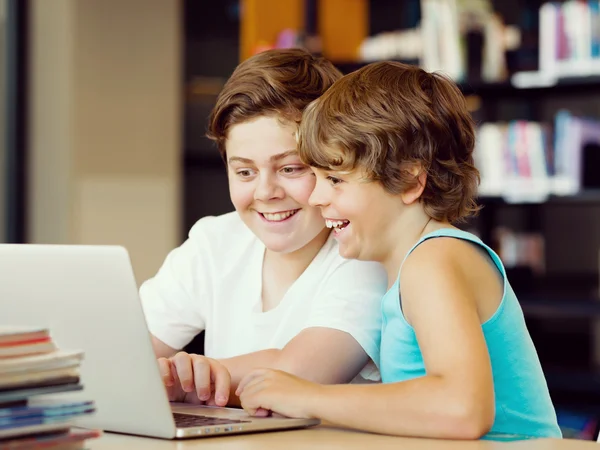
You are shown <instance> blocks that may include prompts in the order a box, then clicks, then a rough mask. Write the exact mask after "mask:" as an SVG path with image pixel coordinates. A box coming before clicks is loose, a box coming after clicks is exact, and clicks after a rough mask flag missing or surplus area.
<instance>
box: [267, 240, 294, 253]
mask: <svg viewBox="0 0 600 450" xmlns="http://www.w3.org/2000/svg"><path fill="white" fill-rule="evenodd" d="M263 244H265V247H266V248H267V249H268V250H269V251H271V252H274V253H282V254H288V253H294V252H295V251H297V250H300V249H301V248H302V247H304V245H299V244H297V243H295V242H276V241H274V240H273V241H269V240H264V241H263Z"/></svg>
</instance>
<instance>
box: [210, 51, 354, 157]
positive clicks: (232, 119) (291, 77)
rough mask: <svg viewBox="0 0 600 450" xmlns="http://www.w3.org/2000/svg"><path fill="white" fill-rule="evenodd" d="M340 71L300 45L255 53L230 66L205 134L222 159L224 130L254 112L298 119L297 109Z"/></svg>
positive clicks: (303, 107) (299, 113)
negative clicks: (231, 69)
mask: <svg viewBox="0 0 600 450" xmlns="http://www.w3.org/2000/svg"><path fill="white" fill-rule="evenodd" d="M341 77H342V73H341V72H340V71H339V70H338V69H337V68H336V67H335V66H334V65H333V64H332V63H331V62H330V61H328V60H327V59H325V58H322V57H317V56H313V55H311V54H310V53H308V52H307V51H305V50H302V49H276V50H267V51H264V52H262V53H258V54H256V55H254V56H252V57H250V58H248V59H247V60H245V61H244V62H242V63H241V64H240V65H239V66H237V68H236V69H235V70H234V72H233V74H232V75H231V77H230V78H229V80H227V83H225V86H224V87H223V89H222V90H221V92H220V93H219V96H218V97H217V102H216V104H215V106H214V108H213V110H212V112H211V114H210V118H209V127H208V133H207V137H208V138H210V139H212V140H213V141H215V142H216V143H217V146H218V148H219V151H220V152H221V156H222V157H223V159H224V160H225V161H226V150H225V142H226V140H227V133H228V131H229V129H230V128H231V127H232V126H234V125H236V124H239V123H243V122H246V121H249V120H252V119H255V118H257V117H259V116H268V115H274V116H277V117H280V118H281V119H283V120H288V121H293V122H299V121H300V119H301V118H302V112H303V111H304V109H305V108H306V107H307V106H308V105H309V104H310V102H312V101H313V100H315V99H317V98H319V97H320V96H321V95H322V94H323V93H324V92H325V91H326V90H327V89H329V87H331V85H332V84H333V83H334V82H335V81H336V80H338V79H340V78H341Z"/></svg>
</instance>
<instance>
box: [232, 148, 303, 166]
mask: <svg viewBox="0 0 600 450" xmlns="http://www.w3.org/2000/svg"><path fill="white" fill-rule="evenodd" d="M297 154H298V151H297V150H288V151H287V152H283V153H278V154H277V155H273V156H271V157H270V158H269V161H270V162H275V161H281V160H282V159H285V158H287V157H288V156H293V155H297ZM228 161H229V163H232V162H240V163H242V164H253V163H254V161H252V160H251V159H248V158H242V157H241V156H232V157H231V158H229V159H228Z"/></svg>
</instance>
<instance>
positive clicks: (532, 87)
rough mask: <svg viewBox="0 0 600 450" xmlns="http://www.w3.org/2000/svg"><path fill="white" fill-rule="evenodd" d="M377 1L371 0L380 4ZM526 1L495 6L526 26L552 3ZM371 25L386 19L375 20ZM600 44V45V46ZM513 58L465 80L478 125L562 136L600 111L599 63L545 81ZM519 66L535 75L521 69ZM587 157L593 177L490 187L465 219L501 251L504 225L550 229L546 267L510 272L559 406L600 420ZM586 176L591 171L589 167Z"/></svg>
mask: <svg viewBox="0 0 600 450" xmlns="http://www.w3.org/2000/svg"><path fill="white" fill-rule="evenodd" d="M403 2H404V3H406V4H410V3H414V2H412V1H411V0H403ZM376 3H377V2H374V1H373V2H371V5H372V8H375V7H376ZM517 3H518V2H510V1H509V2H499V1H494V2H493V5H494V7H495V8H499V9H501V8H504V10H505V11H506V10H508V9H513V10H514V11H513V12H512V14H513V18H512V22H511V21H510V19H507V23H509V24H510V23H512V24H519V21H518V18H517V16H518V10H519V9H520V8H526V9H527V8H529V12H531V11H532V10H535V9H536V8H540V7H541V5H542V4H543V2H542V1H527V2H520V4H517ZM562 3H563V4H564V3H566V2H562ZM509 4H510V5H509ZM523 5H524V6H523ZM380 15H381V14H380ZM507 15H508V14H507ZM535 25H536V26H537V25H539V24H535ZM371 28H372V29H373V28H377V25H373V24H371ZM537 31H538V30H537V29H536V28H534V29H533V30H529V38H531V36H532V35H534V38H537ZM524 37H527V36H525V35H524ZM534 40H535V39H534ZM528 42H531V41H528ZM537 45H538V42H535V43H534V48H535V46H537ZM597 50H598V51H599V52H600V48H598V49H597ZM595 51H596V50H595ZM521 56H522V55H521ZM507 57H508V58H513V60H512V62H513V64H511V61H510V60H509V61H508V62H509V64H508V65H509V69H512V70H511V72H510V73H508V74H507V76H506V77H505V79H500V80H497V81H494V82H485V81H483V80H482V78H481V77H477V76H476V77H471V78H469V77H467V78H466V79H464V80H462V81H460V82H459V83H458V84H459V87H460V89H461V90H462V92H463V93H464V95H465V96H466V97H467V99H468V101H469V103H470V104H472V105H476V107H475V108H473V111H472V112H473V115H474V118H475V120H476V122H477V123H478V125H482V124H487V123H496V122H498V123H510V122H512V121H530V122H537V123H540V124H547V125H548V128H549V132H550V133H551V134H550V136H551V137H552V142H554V133H555V121H554V118H555V115H556V113H557V112H558V111H559V110H561V109H567V110H570V111H572V112H574V113H575V114H579V115H580V116H583V117H592V118H596V119H598V118H600V107H595V106H594V105H595V104H600V102H598V100H600V71H598V72H596V73H589V71H588V73H583V72H582V73H583V74H582V75H580V76H576V75H574V74H573V73H571V74H569V73H568V72H569V71H568V70H565V71H564V72H565V74H563V75H560V76H559V75H555V76H552V77H546V78H548V79H546V82H545V83H544V82H543V81H544V77H543V76H541V77H538V78H539V80H537V81H536V80H535V76H529V75H530V72H535V71H539V69H540V67H539V66H536V65H535V64H534V65H529V66H527V64H523V63H521V64H515V63H514V61H515V59H517V60H518V56H517V57H515V55H514V53H513V54H512V55H510V54H508V52H507ZM596 57H598V55H596ZM393 59H394V60H398V59H397V58H393ZM525 59H526V58H521V61H523V60H525ZM536 59H537V58H536ZM401 61H402V62H405V63H408V64H418V63H419V61H418V60H417V61H415V60H405V59H402V60H401ZM536 63H537V61H536ZM335 64H336V66H337V67H338V68H339V69H340V70H341V71H342V72H343V73H349V72H352V71H354V70H357V69H359V68H360V67H362V66H363V65H364V64H366V63H364V62H356V61H341V60H338V61H335ZM518 71H523V72H524V73H525V75H527V76H523V77H519V76H516V77H515V76H514V75H515V72H518ZM571 72H573V71H571ZM534 75H535V74H534ZM542 75H543V74H542ZM523 80H525V81H526V82H524V81H523ZM532 80H533V81H532ZM582 146H583V143H582ZM552 150H554V147H552ZM594 150H595V149H594ZM581 151H583V150H581ZM588 156H589V155H588ZM585 162H586V161H583V164H584V165H583V167H582V169H581V171H582V172H584V171H585V172H586V175H585V177H586V180H585V183H583V182H582V183H581V186H580V187H579V189H577V190H575V191H574V192H571V193H569V194H568V195H556V194H554V193H549V194H548V195H545V196H542V197H540V198H537V199H536V198H531V199H527V198H522V199H519V198H512V199H511V198H507V197H505V196H503V195H501V194H498V195H482V196H481V197H480V198H479V202H480V204H481V205H482V206H483V209H482V211H481V212H480V215H479V217H477V218H476V219H475V220H473V221H472V222H470V223H469V224H466V225H465V226H466V227H467V228H470V229H472V230H473V231H476V232H477V234H479V235H480V236H481V237H482V238H483V240H484V241H485V242H487V243H488V244H490V245H492V246H493V247H494V248H495V249H496V250H497V251H499V252H500V253H501V256H502V251H501V248H499V247H501V245H500V242H499V240H498V237H497V233H496V231H497V228H498V227H500V226H508V227H513V228H514V229H516V230H517V231H518V232H520V233H525V234H533V235H537V236H541V238H542V239H543V242H544V246H545V248H544V253H543V255H542V258H543V259H544V260H545V261H544V263H545V266H546V267H545V270H544V271H543V273H539V274H536V273H535V271H534V270H532V269H531V268H530V267H527V266H519V265H518V264H517V265H515V266H513V267H510V266H508V265H507V272H508V276H509V280H510V281H511V284H512V285H513V288H514V289H515V291H516V292H517V295H518V297H519V300H520V303H521V307H522V309H523V312H524V314H525V317H526V321H527V323H528V327H529V329H530V332H531V335H532V338H533V339H534V343H535V345H536V348H537V349H538V353H539V355H540V359H541V361H542V365H543V367H544V370H545V373H546V377H547V381H548V385H549V388H550V391H551V395H552V398H553V401H554V402H555V405H556V407H557V409H558V410H560V411H561V413H564V412H565V411H568V413H580V414H583V415H584V416H586V417H589V418H590V419H591V420H592V421H596V422H597V421H598V418H599V417H600V351H599V348H600V339H599V337H598V336H600V332H599V330H600V325H599V324H600V293H599V270H600V267H599V266H600V254H599V250H600V232H599V231H598V230H600V183H598V179H599V178H600V169H598V170H589V169H590V168H592V169H593V167H599V168H600V164H596V160H595V158H589V160H588V161H587V162H588V164H587V165H585ZM596 172H598V173H596ZM579 176H580V177H582V178H584V175H582V174H581V173H580V174H579ZM568 413H567V414H568ZM596 434H597V433H596V432H594V435H596Z"/></svg>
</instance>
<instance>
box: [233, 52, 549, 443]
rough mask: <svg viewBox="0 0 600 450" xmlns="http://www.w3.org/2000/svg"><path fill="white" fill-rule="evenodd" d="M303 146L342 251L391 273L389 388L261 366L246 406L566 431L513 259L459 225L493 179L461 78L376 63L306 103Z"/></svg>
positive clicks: (496, 434) (465, 427)
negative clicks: (511, 275) (517, 287)
mask: <svg viewBox="0 0 600 450" xmlns="http://www.w3.org/2000/svg"><path fill="white" fill-rule="evenodd" d="M298 140H299V151H300V154H301V157H302V159H303V160H304V161H305V162H306V163H308V164H310V165H311V166H312V167H313V170H314V172H315V176H316V179H317V183H316V187H315V190H314V192H313V194H312V196H311V199H310V201H311V204H313V205H317V206H320V207H321V212H322V214H323V216H324V217H325V219H326V220H327V224H328V226H329V227H332V228H333V229H334V233H335V234H336V237H337V239H338V240H339V249H340V254H341V255H342V256H344V257H346V258H355V259H360V260H368V261H378V262H380V263H382V264H383V265H384V267H385V269H386V271H387V274H388V287H389V290H388V292H387V293H386V295H385V296H384V298H383V300H382V315H383V325H382V332H381V360H380V362H379V368H380V371H381V376H382V381H383V383H382V384H376V385H335V386H323V385H318V384H314V383H310V382H308V381H305V380H301V379H299V378H296V377H293V376H291V375H289V374H287V373H285V372H281V371H274V370H262V369H259V370H256V371H254V372H252V373H250V374H249V375H248V376H247V377H246V378H245V379H244V380H243V381H242V383H240V386H239V388H238V391H237V393H238V395H240V396H241V402H242V406H243V407H244V408H245V409H246V410H247V411H248V412H249V413H251V414H256V415H260V414H265V411H274V412H277V413H280V414H283V415H286V416H292V417H316V418H319V419H322V420H325V421H327V422H330V423H333V424H338V425H341V426H346V427H353V428H358V429H362V430H366V431H371V432H376V433H385V434H393V435H402V436H420V437H433V438H446V439H479V438H490V439H494V438H497V439H502V438H510V437H511V436H513V437H517V438H518V437H523V438H534V437H561V432H560V429H559V427H558V425H557V420H556V413H555V411H554V407H553V405H552V402H551V399H550V395H549V393H548V388H547V384H546V380H545V378H544V374H543V372H542V369H541V366H540V362H539V359H538V356H537V353H536V350H535V348H534V345H533V343H532V341H531V338H530V335H529V333H528V331H527V328H526V326H525V321H524V318H523V313H522V310H521V308H520V305H519V302H518V300H517V298H516V296H515V294H514V292H513V290H512V288H511V286H510V284H509V282H508V280H507V278H506V272H505V270H504V267H503V265H502V262H501V260H500V258H499V257H498V256H497V255H496V254H495V253H494V252H493V251H492V249H490V248H489V247H488V246H487V245H485V244H484V243H483V242H481V241H480V240H479V239H478V238H477V237H476V236H474V235H472V234H469V233H466V232H464V231H461V230H459V229H458V228H456V227H455V226H453V224H454V223H457V222H459V221H460V220H462V219H464V218H466V217H468V216H469V215H471V214H472V213H474V212H476V211H477V209H478V207H477V205H476V202H475V196H476V190H477V185H478V182H479V173H478V171H477V169H476V168H475V166H474V164H473V148H474V144H475V129H474V123H473V120H472V118H471V116H470V114H469V112H468V110H467V108H466V105H465V100H464V97H463V96H462V94H461V92H460V91H459V90H458V88H457V87H456V86H455V85H454V83H452V82H451V81H449V80H447V79H446V78H444V77H443V76H441V75H439V74H431V73H427V72H425V71H423V70H421V69H419V68H417V67H414V66H407V65H403V64H400V63H394V62H381V63H374V64H370V65H368V66H366V67H364V68H362V69H360V70H358V71H356V72H354V73H352V74H349V75H347V76H345V77H343V78H342V79H341V80H339V81H337V82H335V83H334V84H333V86H332V87H331V88H330V89H329V90H328V91H327V92H326V93H325V94H324V95H323V96H322V97H321V98H319V99H318V100H316V101H315V102H313V103H312V104H311V105H310V106H309V107H308V108H307V109H306V111H305V113H304V115H303V119H302V125H301V127H300V130H299V135H298Z"/></svg>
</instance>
